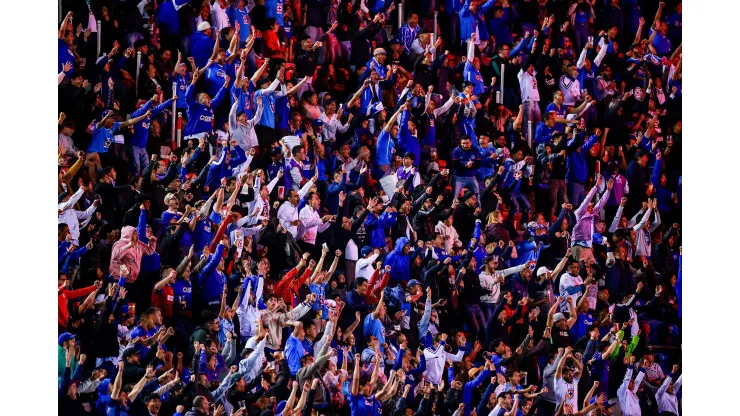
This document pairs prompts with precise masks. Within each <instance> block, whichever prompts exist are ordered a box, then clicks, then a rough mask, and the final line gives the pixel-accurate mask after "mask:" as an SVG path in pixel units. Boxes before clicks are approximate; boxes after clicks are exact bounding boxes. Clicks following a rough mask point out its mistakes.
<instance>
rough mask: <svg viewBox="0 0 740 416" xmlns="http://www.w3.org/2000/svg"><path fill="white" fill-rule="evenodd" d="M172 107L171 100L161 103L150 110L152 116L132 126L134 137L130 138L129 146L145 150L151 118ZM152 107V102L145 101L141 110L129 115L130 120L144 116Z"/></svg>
mask: <svg viewBox="0 0 740 416" xmlns="http://www.w3.org/2000/svg"><path fill="white" fill-rule="evenodd" d="M171 105H172V99H171V98H170V99H169V100H167V101H165V102H163V103H162V104H160V105H158V106H156V107H154V108H153V109H152V114H151V115H150V116H149V117H145V118H144V119H143V120H141V121H139V122H138V123H136V124H134V136H133V137H132V138H131V142H130V144H131V146H134V147H141V148H144V149H145V148H146V142H147V140H148V139H149V126H150V125H151V122H152V119H151V117H156V116H158V115H159V114H160V113H161V112H162V111H164V110H165V109H167V108H168V107H169V106H171ZM151 107H152V100H149V101H147V103H146V104H144V105H142V106H141V108H139V109H138V110H136V111H134V112H133V113H131V117H132V118H136V117H139V116H141V115H144V114H146V112H147V110H149V109H150V108H151Z"/></svg>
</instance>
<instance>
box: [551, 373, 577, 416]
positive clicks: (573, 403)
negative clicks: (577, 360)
mask: <svg viewBox="0 0 740 416" xmlns="http://www.w3.org/2000/svg"><path fill="white" fill-rule="evenodd" d="M578 380H579V378H578V377H573V381H572V382H570V383H568V382H567V381H565V380H564V379H563V378H562V377H560V378H556V379H555V407H556V408H557V407H558V406H560V403H563V402H565V404H563V414H566V415H572V414H573V413H576V412H577V411H578Z"/></svg>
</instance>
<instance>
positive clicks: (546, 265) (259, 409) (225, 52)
mask: <svg viewBox="0 0 740 416" xmlns="http://www.w3.org/2000/svg"><path fill="white" fill-rule="evenodd" d="M681 12H682V9H681V2H680V1H669V2H667V3H662V2H661V3H658V2H657V1H646V0H592V1H589V0H575V1H566V0H510V1H509V0H485V1H484V0H445V1H441V0H436V1H435V0H417V1H411V0H409V1H404V2H398V3H394V2H392V1H391V0H359V1H358V0H354V1H348V0H256V1H247V0H205V1H198V0H191V1H188V0H143V1H139V0H118V1H112V0H89V1H88V2H85V1H83V0H62V1H61V2H60V15H59V20H60V26H59V31H58V45H59V48H58V50H59V53H58V68H57V72H58V78H59V81H58V85H59V86H58V93H59V99H58V107H59V112H60V114H59V120H58V129H59V137H58V156H59V158H58V208H57V211H58V243H57V244H58V281H57V286H58V317H57V319H58V378H59V379H58V403H59V404H58V406H59V414H60V415H108V416H123V415H132V416H137V415H155V416H156V415H173V414H176V415H186V416H203V415H214V416H223V415H243V416H245V415H250V416H273V415H283V416H298V415H303V416H312V415H332V416H334V415H351V416H371V415H382V414H392V415H394V416H400V415H407V416H408V415H415V416H422V415H435V416H469V415H478V416H484V415H490V416H502V415H505V416H519V415H538V416H552V415H592V416H598V415H612V414H614V415H628V416H635V415H645V416H649V415H675V416H678V415H679V414H680V413H681V411H680V407H681V405H680V403H681V399H680V397H681V383H682V376H681V373H680V362H681V305H682V304H681V255H682V253H681V234H682V228H681V204H682V193H681V175H682V169H681V164H682V163H681V158H682V137H681V93H682V87H681V83H682V71H681V62H682V54H681V16H682V14H681ZM98 21H99V23H98Z"/></svg>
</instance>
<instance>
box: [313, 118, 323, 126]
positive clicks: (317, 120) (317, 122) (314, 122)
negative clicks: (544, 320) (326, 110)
mask: <svg viewBox="0 0 740 416" xmlns="http://www.w3.org/2000/svg"><path fill="white" fill-rule="evenodd" d="M311 125H312V126H314V127H321V126H323V125H324V122H323V121H321V120H320V119H318V118H317V119H316V120H314V121H312V122H311Z"/></svg>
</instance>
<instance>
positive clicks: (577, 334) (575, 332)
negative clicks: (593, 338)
mask: <svg viewBox="0 0 740 416" xmlns="http://www.w3.org/2000/svg"><path fill="white" fill-rule="evenodd" d="M594 322H595V319H594V316H593V314H591V313H590V312H586V313H579V314H578V318H577V319H576V323H575V324H573V327H572V328H570V338H571V339H572V340H573V342H575V341H578V340H579V339H581V337H583V336H584V335H586V332H588V327H589V326H591V325H593V324H594Z"/></svg>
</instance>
